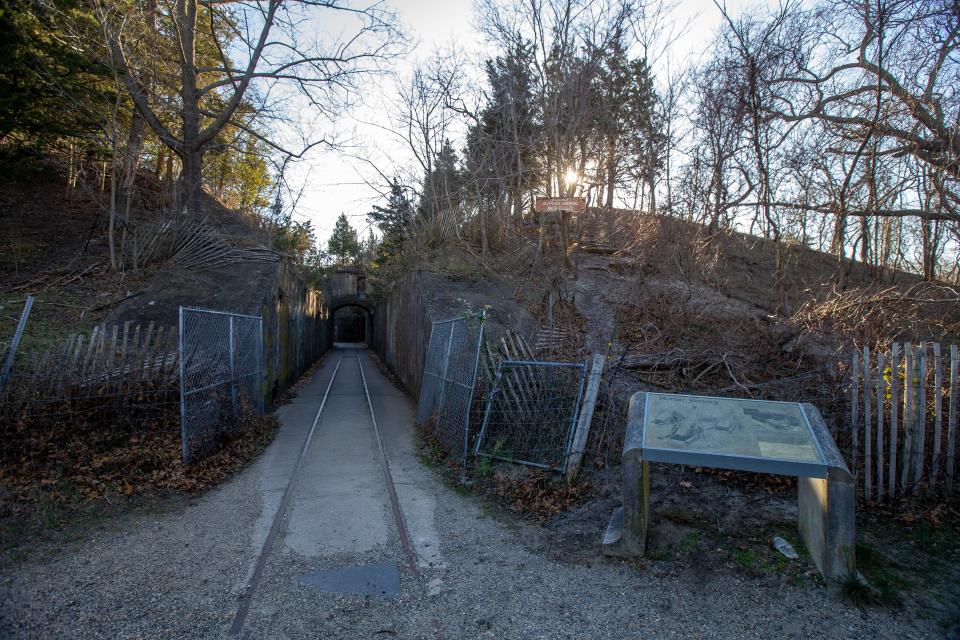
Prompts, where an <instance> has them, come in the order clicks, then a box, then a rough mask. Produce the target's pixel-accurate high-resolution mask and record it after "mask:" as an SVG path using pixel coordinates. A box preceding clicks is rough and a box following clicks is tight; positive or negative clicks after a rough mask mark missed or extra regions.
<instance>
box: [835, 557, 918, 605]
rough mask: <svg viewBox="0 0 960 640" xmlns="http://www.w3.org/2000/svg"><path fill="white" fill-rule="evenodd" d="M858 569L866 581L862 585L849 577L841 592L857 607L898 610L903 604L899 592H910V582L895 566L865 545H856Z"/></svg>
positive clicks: (911, 585)
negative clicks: (893, 608)
mask: <svg viewBox="0 0 960 640" xmlns="http://www.w3.org/2000/svg"><path fill="white" fill-rule="evenodd" d="M856 553H857V569H858V570H859V571H860V573H862V574H863V576H864V578H866V579H867V581H868V584H866V585H864V584H859V583H863V580H860V579H859V578H858V577H856V576H851V577H850V578H848V579H847V580H846V581H845V582H844V583H843V585H842V586H841V593H842V594H843V595H844V597H846V598H847V599H848V600H850V601H851V602H853V603H854V604H857V606H865V605H884V606H888V607H899V606H901V605H902V604H903V597H902V595H901V594H902V592H903V591H905V590H909V589H911V588H912V587H913V586H914V585H913V582H912V581H911V580H910V579H909V578H907V577H906V576H905V575H904V573H903V572H902V571H901V570H900V568H899V567H897V566H896V563H895V562H894V561H892V560H891V559H890V558H889V557H887V556H886V555H884V554H883V553H882V552H881V551H880V550H879V549H877V548H876V547H873V546H872V545H869V544H867V543H865V542H860V543H857V549H856ZM855 583H856V584H855Z"/></svg>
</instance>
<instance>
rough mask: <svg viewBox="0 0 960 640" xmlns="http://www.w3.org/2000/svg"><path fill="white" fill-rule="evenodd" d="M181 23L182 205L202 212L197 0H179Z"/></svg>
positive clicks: (189, 209)
mask: <svg viewBox="0 0 960 640" xmlns="http://www.w3.org/2000/svg"><path fill="white" fill-rule="evenodd" d="M176 11H177V26H178V30H179V32H180V45H181V48H180V55H181V63H180V81H181V89H180V96H181V99H182V102H183V105H182V108H181V121H182V123H183V151H182V152H181V153H180V160H181V162H182V163H183V170H182V171H181V173H180V192H181V196H180V206H182V207H183V208H184V209H185V210H186V211H188V212H190V213H193V214H194V215H196V214H198V213H199V211H200V205H201V202H202V200H201V195H202V189H203V151H204V150H203V149H202V148H201V147H200V144H199V142H200V95H199V92H198V90H197V65H196V33H197V29H196V27H197V0H177V5H176Z"/></svg>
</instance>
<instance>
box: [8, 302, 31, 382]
mask: <svg viewBox="0 0 960 640" xmlns="http://www.w3.org/2000/svg"><path fill="white" fill-rule="evenodd" d="M32 308H33V296H27V300H26V302H24V303H23V311H22V312H21V313H20V321H19V322H18V323H17V330H16V331H14V332H13V340H11V341H10V348H9V350H8V351H7V359H6V361H5V362H4V363H3V371H2V372H0V391H3V388H4V387H6V386H7V378H9V377H10V369H12V368H13V359H14V357H15V356H16V355H17V347H19V346H20V338H21V337H22V336H23V330H24V328H25V327H26V326H27V318H29V317H30V309H32Z"/></svg>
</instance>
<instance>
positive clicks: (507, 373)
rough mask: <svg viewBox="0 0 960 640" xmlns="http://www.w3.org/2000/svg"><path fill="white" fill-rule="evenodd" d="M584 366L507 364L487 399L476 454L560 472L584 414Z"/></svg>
mask: <svg viewBox="0 0 960 640" xmlns="http://www.w3.org/2000/svg"><path fill="white" fill-rule="evenodd" d="M585 374H586V366H585V365H583V364H578V363H570V362H534V361H521V360H503V361H501V362H500V365H499V366H498V367H497V376H496V379H495V380H494V383H493V390H492V391H491V392H490V395H489V396H488V398H487V405H486V410H485V413H484V417H483V424H482V426H481V428H480V433H479V434H478V436H477V442H476V446H475V453H476V454H477V455H480V456H487V457H490V458H495V459H498V460H505V461H508V462H515V463H520V464H525V465H529V466H533V467H540V468H544V469H555V470H557V471H560V470H562V468H563V464H564V461H565V459H566V457H567V455H568V454H569V452H570V444H571V437H572V435H573V429H574V425H575V423H576V420H577V416H578V414H579V412H580V399H581V397H582V395H583V384H584V377H585Z"/></svg>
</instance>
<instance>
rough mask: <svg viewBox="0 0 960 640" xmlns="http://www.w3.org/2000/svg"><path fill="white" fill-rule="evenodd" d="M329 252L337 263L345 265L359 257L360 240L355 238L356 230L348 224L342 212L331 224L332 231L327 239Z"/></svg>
mask: <svg viewBox="0 0 960 640" xmlns="http://www.w3.org/2000/svg"><path fill="white" fill-rule="evenodd" d="M327 253H329V254H330V255H331V256H332V257H333V259H334V260H336V263H337V264H338V265H340V266H341V267H342V266H346V265H348V264H351V263H353V262H356V261H357V260H358V259H359V257H360V242H359V241H358V240H357V231H356V229H354V228H353V227H352V226H351V225H350V221H349V220H347V216H346V214H344V213H341V214H340V217H339V218H337V223H336V224H335V225H334V226H333V233H331V234H330V239H329V240H328V241H327Z"/></svg>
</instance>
